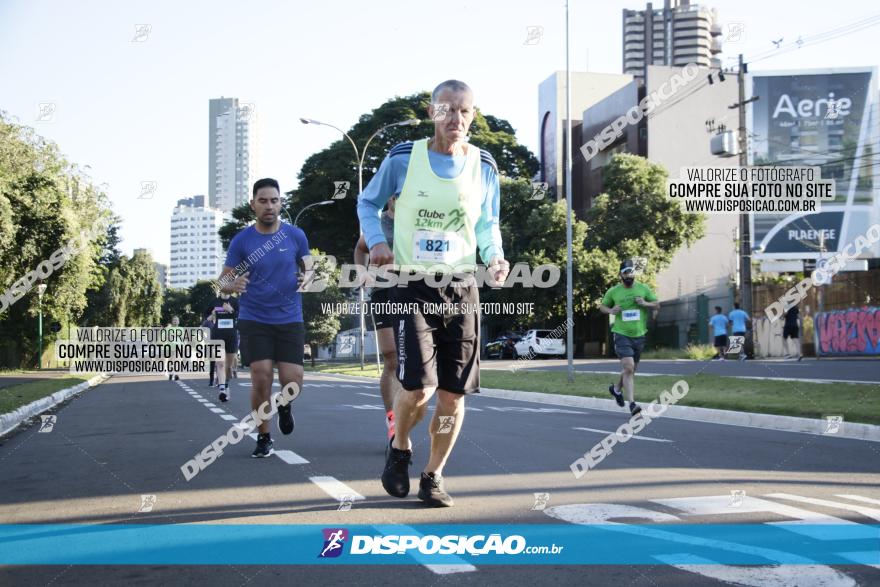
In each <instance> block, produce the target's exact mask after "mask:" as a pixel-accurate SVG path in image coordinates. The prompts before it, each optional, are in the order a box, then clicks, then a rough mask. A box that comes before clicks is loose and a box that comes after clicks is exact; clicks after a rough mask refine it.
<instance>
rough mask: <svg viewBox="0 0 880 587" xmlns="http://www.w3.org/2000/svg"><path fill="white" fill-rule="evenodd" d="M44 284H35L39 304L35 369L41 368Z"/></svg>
mask: <svg viewBox="0 0 880 587" xmlns="http://www.w3.org/2000/svg"><path fill="white" fill-rule="evenodd" d="M46 287H47V286H46V284H45V283H41V284H40V285H38V286H37V299H38V300H39V306H40V317H39V318H38V320H37V339H38V341H39V342H38V348H39V354H38V355H37V369H42V368H43V294H44V293H46Z"/></svg>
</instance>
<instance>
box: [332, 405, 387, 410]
mask: <svg viewBox="0 0 880 587" xmlns="http://www.w3.org/2000/svg"><path fill="white" fill-rule="evenodd" d="M342 405H343V406H345V407H346V408H354V409H356V410H384V409H385V407H384V406H376V405H373V404H360V405H354V404H342Z"/></svg>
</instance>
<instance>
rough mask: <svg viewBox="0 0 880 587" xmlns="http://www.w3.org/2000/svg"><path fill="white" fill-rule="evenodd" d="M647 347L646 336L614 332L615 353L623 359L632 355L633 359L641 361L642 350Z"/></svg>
mask: <svg viewBox="0 0 880 587" xmlns="http://www.w3.org/2000/svg"><path fill="white" fill-rule="evenodd" d="M644 348H645V337H644V336H637V337H631V336H624V335H623V334H619V333H617V332H615V333H614V353H615V354H616V355H617V356H618V357H620V358H621V359H622V358H624V357H632V358H633V361H635V362H636V363H638V362H639V359H641V358H642V350H643V349H644Z"/></svg>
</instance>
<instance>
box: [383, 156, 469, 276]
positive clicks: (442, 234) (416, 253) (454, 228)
mask: <svg viewBox="0 0 880 587" xmlns="http://www.w3.org/2000/svg"><path fill="white" fill-rule="evenodd" d="M467 151H468V152H467V160H466V161H465V164H464V168H463V169H462V171H461V173H460V174H459V175H458V177H455V178H452V179H444V178H442V177H438V176H437V174H435V173H434V171H433V170H432V169H431V162H430V161H429V160H428V139H422V140H420V141H415V142H414V143H413V147H412V152H411V153H410V158H409V166H408V167H407V169H406V179H405V180H404V182H403V189H402V190H401V191H400V196H398V198H397V204H396V207H395V210H394V260H395V264H396V265H397V266H399V268H400V269H401V271H416V272H420V273H453V272H455V273H462V272H473V271H474V269H475V265H476V261H477V256H476V251H477V235H476V231H475V227H476V224H477V221H478V220H479V218H480V213H481V204H482V199H483V184H482V174H481V171H480V150H479V149H478V148H477V147H475V146H473V145H469V146H468V148H467Z"/></svg>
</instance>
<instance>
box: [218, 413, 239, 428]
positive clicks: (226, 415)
mask: <svg viewBox="0 0 880 587" xmlns="http://www.w3.org/2000/svg"><path fill="white" fill-rule="evenodd" d="M220 417H221V418H223V419H224V420H230V421H231V420H238V418H236V417H235V416H233V415H232V414H223V415H222V416H220ZM239 428H241V426H239Z"/></svg>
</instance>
